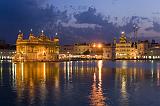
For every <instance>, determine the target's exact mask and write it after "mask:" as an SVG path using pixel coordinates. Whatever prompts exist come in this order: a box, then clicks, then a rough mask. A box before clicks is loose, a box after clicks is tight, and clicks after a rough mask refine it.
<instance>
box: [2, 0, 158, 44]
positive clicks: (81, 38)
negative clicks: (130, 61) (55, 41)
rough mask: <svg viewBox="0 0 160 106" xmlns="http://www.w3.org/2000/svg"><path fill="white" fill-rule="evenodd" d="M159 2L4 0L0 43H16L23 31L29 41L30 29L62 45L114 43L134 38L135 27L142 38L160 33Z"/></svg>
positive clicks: (155, 0) (123, 0)
mask: <svg viewBox="0 0 160 106" xmlns="http://www.w3.org/2000/svg"><path fill="white" fill-rule="evenodd" d="M159 4H160V1H159V0H0V13H1V15H0V39H2V40H6V41H7V42H9V43H15V41H16V38H17V33H18V31H19V30H22V32H24V34H25V37H26V38H27V35H28V33H29V32H30V29H33V32H34V33H35V35H36V36H38V35H39V34H40V32H41V30H44V31H45V33H46V35H47V36H49V37H53V36H54V35H55V33H56V32H58V33H59V37H60V38H61V42H62V44H65V43H73V42H85V41H95V40H99V41H106V42H108V41H110V40H111V39H113V38H114V37H117V38H118V37H119V34H120V32H121V31H126V33H127V34H128V35H131V34H132V32H133V30H132V26H133V24H136V25H137V26H139V27H141V29H140V30H139V38H141V39H144V38H150V37H152V38H153V37H154V38H155V39H159V37H160V36H159V35H160V34H159V33H160V24H159V23H160V21H159V16H160V6H159Z"/></svg>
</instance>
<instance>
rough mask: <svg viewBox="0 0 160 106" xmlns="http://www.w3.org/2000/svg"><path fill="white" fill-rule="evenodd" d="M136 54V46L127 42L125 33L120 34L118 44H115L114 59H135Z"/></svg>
mask: <svg viewBox="0 0 160 106" xmlns="http://www.w3.org/2000/svg"><path fill="white" fill-rule="evenodd" d="M137 52H138V51H137V48H136V44H135V43H132V42H131V41H128V40H127V38H126V36H125V33H124V32H122V34H121V37H120V39H119V42H118V43H116V48H115V54H116V56H115V59H136V58H137V54H138V53H137Z"/></svg>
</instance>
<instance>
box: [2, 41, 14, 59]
mask: <svg viewBox="0 0 160 106" xmlns="http://www.w3.org/2000/svg"><path fill="white" fill-rule="evenodd" d="M15 48H16V46H15V45H10V44H7V43H6V42H5V41H3V40H0V60H11V59H12V56H13V55H14V54H15Z"/></svg>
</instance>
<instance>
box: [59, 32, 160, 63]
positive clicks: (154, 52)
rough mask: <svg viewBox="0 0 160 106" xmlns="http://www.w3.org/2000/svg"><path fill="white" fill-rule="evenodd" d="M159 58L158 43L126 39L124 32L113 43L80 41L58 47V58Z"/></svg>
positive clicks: (159, 49) (159, 45) (159, 47)
mask: <svg viewBox="0 0 160 106" xmlns="http://www.w3.org/2000/svg"><path fill="white" fill-rule="evenodd" d="M64 58H65V59H74V58H75V59H78V58H79V59H82V58H84V59H109V60H111V59H112V60H117V59H160V44H158V43H156V42H155V41H154V40H153V41H152V42H151V43H150V42H149V41H148V40H146V41H132V40H128V39H127V37H126V34H125V32H122V33H121V36H120V38H119V40H117V41H116V39H114V42H113V43H109V44H105V43H94V42H92V43H81V44H74V45H64V46H61V49H60V59H64Z"/></svg>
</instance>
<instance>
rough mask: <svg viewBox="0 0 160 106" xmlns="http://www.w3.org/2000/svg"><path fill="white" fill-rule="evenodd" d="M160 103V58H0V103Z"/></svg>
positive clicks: (41, 105) (38, 105)
mask: <svg viewBox="0 0 160 106" xmlns="http://www.w3.org/2000/svg"><path fill="white" fill-rule="evenodd" d="M54 105H55V106H160V61H102V60H98V61H73V62H72V61H70V62H57V63H56V62H54V63H48V62H46V63H43V62H24V63H16V64H14V63H12V62H5V61H0V106H54Z"/></svg>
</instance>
